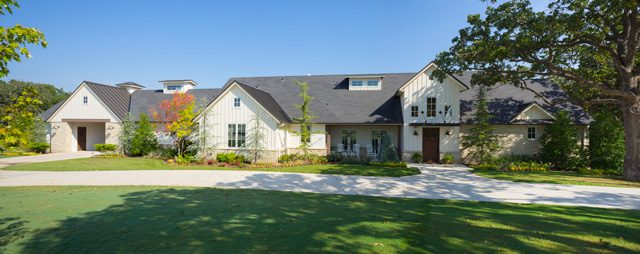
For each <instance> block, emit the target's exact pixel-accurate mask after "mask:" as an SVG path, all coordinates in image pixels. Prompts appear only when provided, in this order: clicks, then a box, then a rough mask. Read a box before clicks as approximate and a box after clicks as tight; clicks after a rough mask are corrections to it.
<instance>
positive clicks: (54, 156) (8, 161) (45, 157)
mask: <svg viewBox="0 0 640 254" xmlns="http://www.w3.org/2000/svg"><path fill="white" fill-rule="evenodd" d="M96 154H99V152H92V151H82V152H74V153H48V154H40V155H33V156H17V157H9V158H3V159H0V168H3V167H6V166H9V165H14V164H18V163H33V162H45V161H61V160H69V159H79V158H89V157H91V156H93V155H96Z"/></svg>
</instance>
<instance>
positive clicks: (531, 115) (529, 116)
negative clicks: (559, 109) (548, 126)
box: [511, 103, 555, 122]
mask: <svg viewBox="0 0 640 254" xmlns="http://www.w3.org/2000/svg"><path fill="white" fill-rule="evenodd" d="M554 119H555V117H553V115H551V114H550V113H549V112H547V111H546V110H544V109H543V108H542V107H540V105H538V104H537V103H532V104H530V105H529V106H527V107H526V108H524V109H523V110H522V111H521V112H520V113H519V114H518V115H516V116H515V117H514V118H513V120H511V121H512V122H513V121H535V120H554Z"/></svg>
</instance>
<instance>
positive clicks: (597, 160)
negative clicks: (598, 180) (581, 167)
mask: <svg viewBox="0 0 640 254" xmlns="http://www.w3.org/2000/svg"><path fill="white" fill-rule="evenodd" d="M594 118H595V122H593V123H591V126H590V127H589V160H590V162H591V167H592V168H599V169H620V170H621V169H622V167H623V166H624V127H623V126H622V122H621V121H620V120H618V119H616V118H615V117H614V116H613V115H612V114H611V113H596V114H594Z"/></svg>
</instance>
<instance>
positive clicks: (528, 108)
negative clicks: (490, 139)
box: [509, 102, 556, 123]
mask: <svg viewBox="0 0 640 254" xmlns="http://www.w3.org/2000/svg"><path fill="white" fill-rule="evenodd" d="M534 106H535V107H537V108H539V109H540V110H542V112H543V113H545V114H546V115H547V116H549V117H551V119H553V120H556V117H554V116H553V115H552V114H551V113H549V112H548V111H546V110H545V109H544V108H542V107H541V106H540V104H538V103H536V102H533V103H531V104H530V105H529V106H527V107H526V108H524V109H523V110H522V111H520V113H518V114H517V115H516V116H514V117H513V118H512V119H511V121H509V122H510V123H512V122H513V121H515V120H516V119H518V118H519V117H520V116H521V115H522V114H524V113H526V112H527V111H529V110H531V108H533V107H534Z"/></svg>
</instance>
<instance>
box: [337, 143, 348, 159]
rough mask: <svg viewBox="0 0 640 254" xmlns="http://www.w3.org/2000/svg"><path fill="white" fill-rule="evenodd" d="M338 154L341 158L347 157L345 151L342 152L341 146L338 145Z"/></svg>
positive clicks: (342, 146)
mask: <svg viewBox="0 0 640 254" xmlns="http://www.w3.org/2000/svg"><path fill="white" fill-rule="evenodd" d="M338 153H339V154H340V155H342V156H347V151H345V150H344V145H343V144H339V145H338Z"/></svg>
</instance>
